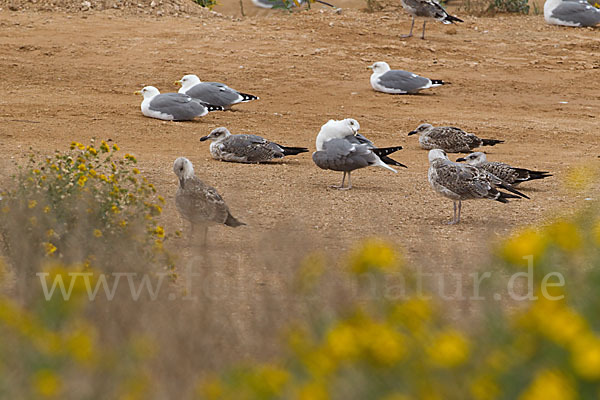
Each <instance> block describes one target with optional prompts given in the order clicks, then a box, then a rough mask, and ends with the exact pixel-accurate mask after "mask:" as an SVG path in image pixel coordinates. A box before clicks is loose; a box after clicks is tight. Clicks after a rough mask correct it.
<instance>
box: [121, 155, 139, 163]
mask: <svg viewBox="0 0 600 400" xmlns="http://www.w3.org/2000/svg"><path fill="white" fill-rule="evenodd" d="M123 158H124V159H126V160H129V161H133V162H134V163H135V162H137V160H136V158H135V156H134V155H132V154H129V153H127V154H125V156H124V157H123Z"/></svg>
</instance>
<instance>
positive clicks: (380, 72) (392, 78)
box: [367, 61, 445, 94]
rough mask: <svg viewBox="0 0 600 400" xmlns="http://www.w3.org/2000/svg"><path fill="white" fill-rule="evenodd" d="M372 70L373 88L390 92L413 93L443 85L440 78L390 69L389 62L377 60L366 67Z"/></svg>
mask: <svg viewBox="0 0 600 400" xmlns="http://www.w3.org/2000/svg"><path fill="white" fill-rule="evenodd" d="M367 68H370V69H372V70H373V73H372V74H371V86H372V87H373V89H374V90H376V91H378V92H383V93H390V94H415V93H418V92H419V90H423V89H429V88H432V87H437V86H441V85H444V84H445V82H444V81H442V80H440V79H429V78H425V77H422V76H419V75H417V74H414V73H412V72H408V71H403V70H400V69H391V68H390V66H389V64H388V63H386V62H384V61H378V62H376V63H374V64H373V65H371V66H369V67H367Z"/></svg>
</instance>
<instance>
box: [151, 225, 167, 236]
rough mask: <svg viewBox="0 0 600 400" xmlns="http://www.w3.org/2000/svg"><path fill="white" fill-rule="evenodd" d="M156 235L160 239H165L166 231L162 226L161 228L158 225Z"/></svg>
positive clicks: (155, 229)
mask: <svg viewBox="0 0 600 400" xmlns="http://www.w3.org/2000/svg"><path fill="white" fill-rule="evenodd" d="M154 233H155V234H156V236H158V237H159V238H164V237H165V229H164V228H163V227H162V226H160V225H157V226H156V228H154Z"/></svg>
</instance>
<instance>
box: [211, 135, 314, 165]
mask: <svg viewBox="0 0 600 400" xmlns="http://www.w3.org/2000/svg"><path fill="white" fill-rule="evenodd" d="M205 140H210V141H212V143H211V144H210V154H211V155H212V157H213V158H214V159H216V160H221V161H234V162H241V163H260V162H267V161H271V160H273V159H275V158H283V157H285V156H293V155H296V154H299V153H305V152H307V151H308V149H307V148H306V147H287V146H282V145H280V144H277V143H274V142H269V141H268V140H267V139H265V138H262V137H260V136H257V135H232V134H231V133H230V132H229V130H228V129H227V128H225V127H220V128H216V129H214V130H213V131H212V132H211V133H210V134H209V135H208V136H203V137H201V138H200V141H201V142H203V141H205Z"/></svg>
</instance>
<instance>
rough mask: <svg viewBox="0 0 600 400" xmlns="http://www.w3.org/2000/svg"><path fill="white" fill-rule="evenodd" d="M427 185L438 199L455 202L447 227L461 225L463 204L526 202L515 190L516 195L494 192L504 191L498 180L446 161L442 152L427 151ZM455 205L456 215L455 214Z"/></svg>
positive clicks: (469, 166)
mask: <svg viewBox="0 0 600 400" xmlns="http://www.w3.org/2000/svg"><path fill="white" fill-rule="evenodd" d="M427 177H428V179H429V184H430V185H431V187H432V188H433V190H435V191H436V192H438V193H439V194H440V195H442V196H444V197H447V198H449V199H451V200H452V201H453V202H454V219H453V220H452V221H450V224H457V223H459V222H460V210H461V207H462V201H463V200H472V199H490V200H496V201H499V202H501V203H508V200H507V199H516V198H519V197H524V198H527V196H525V195H523V194H522V193H520V192H517V191H516V190H514V189H513V190H512V191H513V192H515V194H510V193H505V192H501V191H499V190H497V187H503V188H504V189H507V187H505V186H504V185H502V182H500V180H499V179H497V178H495V177H494V176H493V175H491V174H489V173H487V172H485V171H482V170H480V169H478V168H476V167H473V166H471V165H468V164H459V163H455V162H452V161H450V160H449V159H448V156H447V155H446V152H445V151H444V150H442V149H433V150H430V151H429V171H428V174H427ZM457 202H458V213H457V212H456V210H457V207H456V206H457Z"/></svg>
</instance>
